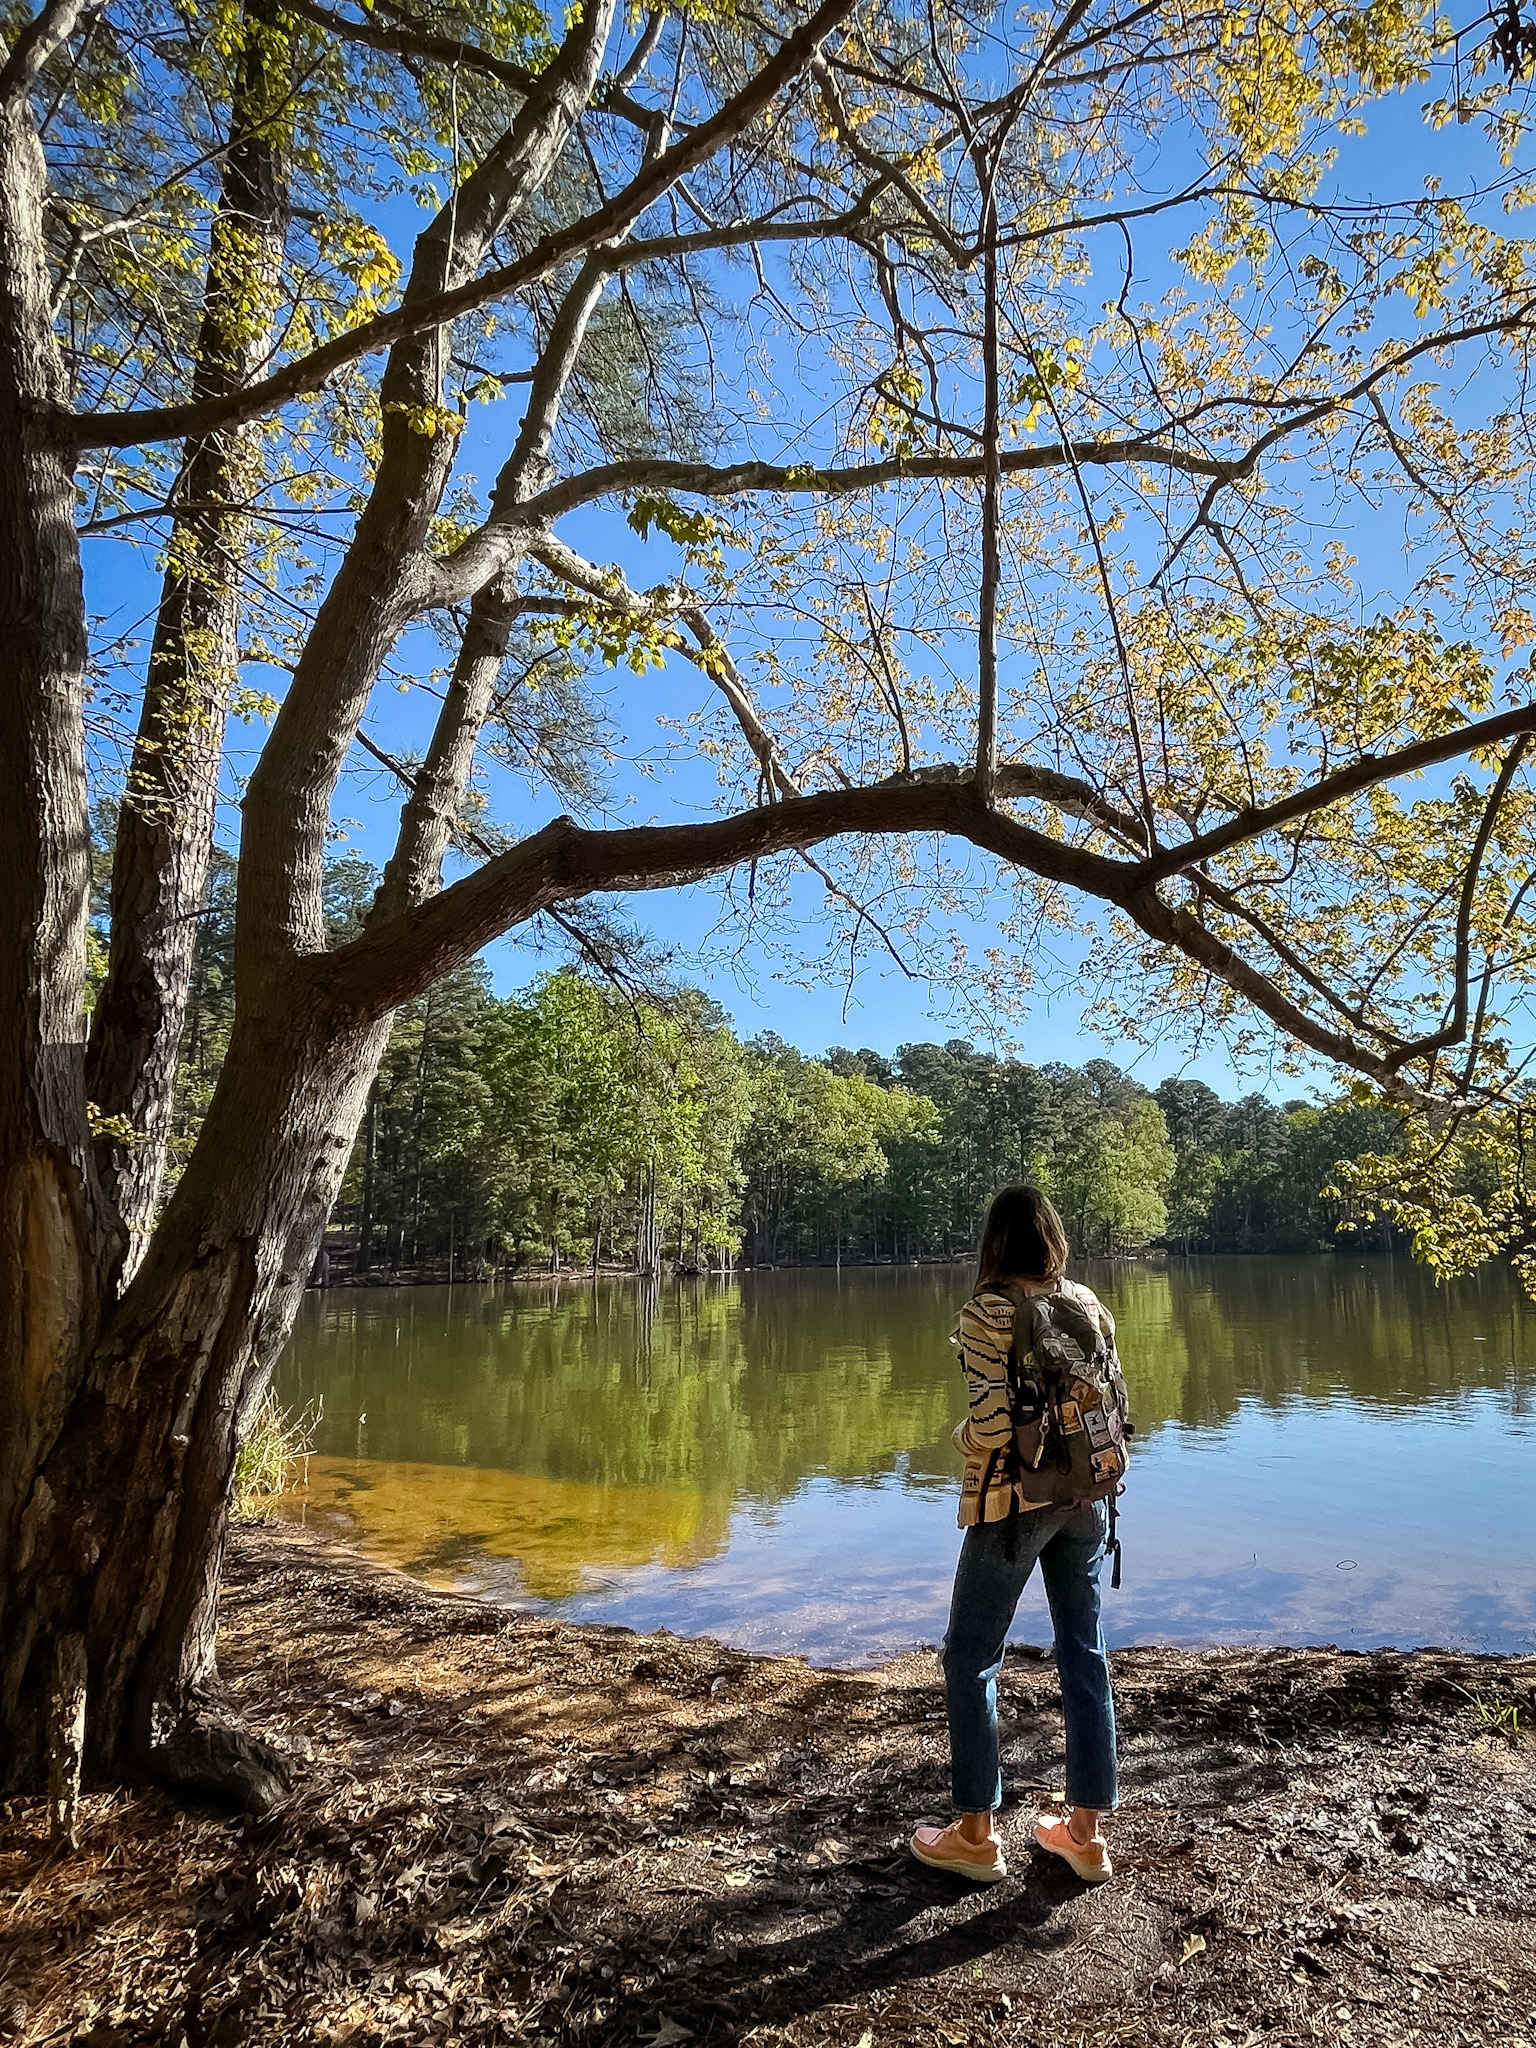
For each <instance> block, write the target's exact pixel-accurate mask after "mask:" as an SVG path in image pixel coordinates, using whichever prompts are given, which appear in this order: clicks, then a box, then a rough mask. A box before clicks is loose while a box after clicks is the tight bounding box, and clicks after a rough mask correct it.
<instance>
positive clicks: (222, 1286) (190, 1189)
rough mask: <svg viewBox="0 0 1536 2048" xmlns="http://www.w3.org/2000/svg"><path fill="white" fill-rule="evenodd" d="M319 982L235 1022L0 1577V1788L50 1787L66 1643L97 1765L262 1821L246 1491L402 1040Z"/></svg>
mask: <svg viewBox="0 0 1536 2048" xmlns="http://www.w3.org/2000/svg"><path fill="white" fill-rule="evenodd" d="M317 991H318V982H317V979H316V978H315V977H313V976H305V975H299V976H296V977H294V978H292V979H290V980H289V981H288V982H286V984H285V985H284V986H283V988H282V989H281V991H275V992H274V999H273V1001H272V1002H271V1003H270V1004H269V1005H268V1006H267V1007H266V1009H265V1011H264V1012H255V1011H253V1013H251V1014H248V1015H247V1016H246V1017H245V1018H244V1019H242V1020H240V1021H238V1022H237V1024H236V1029H235V1034H234V1038H233V1041H232V1043H231V1046H230V1052H229V1057H228V1059H227V1061H226V1063H225V1068H224V1077H223V1079H221V1081H220V1084H219V1087H218V1089H217V1091H216V1093H215V1096H214V1100H213V1103H212V1104H211V1105H210V1108H209V1112H208V1119H207V1125H206V1127H205V1135H206V1137H207V1139H208V1140H209V1141H210V1142H208V1143H205V1144H202V1145H200V1146H199V1148H198V1151H197V1154H196V1155H195V1156H194V1158H193V1160H192V1162H191V1164H190V1165H189V1168H188V1171H187V1174H186V1176H185V1177H184V1179H183V1181H182V1182H181V1184H180V1186H179V1187H178V1188H177V1191H176V1193H175V1195H174V1196H173V1198H172V1200H171V1202H170V1204H169V1206H168V1208H167V1210H166V1213H165V1216H164V1218H163V1219H162V1222H161V1224H160V1227H159V1228H158V1229H157V1231H156V1232H155V1235H154V1238H153V1240H152V1242H151V1245H150V1248H149V1251H148V1253H147V1255H146V1257H145V1260H144V1262H143V1265H142V1266H141V1268H140V1270H139V1273H138V1274H137V1276H136V1278H135V1279H134V1281H133V1283H132V1285H131V1286H130V1287H129V1289H128V1291H127V1293H126V1294H125V1295H124V1296H123V1299H122V1301H121V1304H120V1305H119V1307H118V1308H117V1309H116V1311H115V1312H114V1313H113V1314H112V1315H111V1316H110V1317H109V1318H108V1319H107V1322H106V1324H105V1326H104V1327H103V1329H102V1331H101V1333H100V1335H99V1337H98V1338H97V1340H96V1342H95V1343H94V1344H93V1345H92V1346H91V1347H90V1348H89V1351H88V1354H87V1355H86V1357H85V1359H84V1361H83V1371H82V1373H81V1375H80V1376H79V1380H78V1384H77V1388H76V1391H75V1394H74V1398H73V1399H72V1400H71V1402H70V1403H69V1405H68V1408H67V1409H66V1411H65V1412H64V1413H63V1414H62V1415H61V1416H60V1418H59V1422H58V1427H57V1429H56V1431H55V1432H54V1434H53V1437H52V1440H51V1442H50V1443H49V1444H48V1445H47V1446H46V1449H45V1450H44V1452H43V1455H41V1456H40V1457H39V1458H38V1459H37V1460H36V1462H35V1467H34V1470H33V1472H32V1475H31V1481H30V1484H29V1486H28V1487H27V1489H26V1495H25V1501H24V1504H23V1506H22V1509H21V1512H20V1513H19V1514H18V1515H16V1517H15V1520H14V1527H13V1530H12V1532H11V1535H12V1541H11V1545H10V1559H9V1569H8V1571H7V1572H6V1574H5V1575H4V1578H3V1580H0V1785H4V1786H5V1787H7V1788H12V1787H15V1786H19V1785H30V1784H36V1783H38V1782H40V1779H41V1776H42V1768H43V1762H44V1757H45V1753H46V1744H47V1725H48V1712H49V1702H50V1697H51V1693H52V1682H51V1680H52V1671H53V1658H54V1645H55V1644H56V1642H57V1641H58V1639H59V1638H60V1637H61V1636H64V1635H68V1634H73V1633H78V1634H80V1635H81V1636H83V1638H84V1643H85V1661H86V1671H87V1683H86V1723H85V1758H86V1766H87V1769H88V1770H90V1771H92V1772H95V1773H97V1774H103V1773H106V1774H111V1775H116V1776H121V1775H124V1774H133V1773H135V1772H145V1771H147V1772H149V1773H151V1774H152V1775H153V1776H155V1777H157V1778H159V1779H161V1780H162V1781H165V1782H169V1783H171V1784H174V1785H178V1786H181V1787H184V1788H186V1789H189V1790H192V1791H196V1792H201V1793H218V1794H220V1795H222V1796H224V1797H231V1796H232V1797H235V1798H238V1799H240V1800H242V1801H243V1802H244V1803H245V1804H247V1805H249V1806H251V1807H252V1808H253V1809H255V1810H258V1811H259V1810H264V1809H265V1808H266V1807H267V1806H269V1805H270V1804H271V1803H272V1801H273V1800H274V1799H276V1798H277V1797H279V1796H280V1795H281V1793H282V1791H283V1790H284V1789H285V1787H286V1782H287V1776H286V1771H285V1769H284V1766H283V1764H282V1760H281V1759H280V1758H279V1757H277V1756H276V1755H275V1754H274V1753H273V1752H271V1751H270V1750H267V1749H265V1748H264V1747H263V1746H262V1745H261V1744H259V1743H256V1742H253V1741H252V1740H251V1739H250V1738H249V1737H247V1736H245V1735H243V1734H242V1733H241V1732H240V1731H239V1730H238V1729H237V1728H234V1727H232V1726H229V1725H227V1724H225V1723H223V1722H221V1721H220V1720H219V1718H218V1716H217V1714H216V1713H215V1712H213V1711H212V1710H211V1708H210V1702H209V1681H210V1679H211V1677H212V1672H213V1640H214V1629H215V1624H216V1618H217V1617H216V1601H217V1589H218V1581H219V1571H220V1564H221V1560H222V1553H223V1543H224V1533H225V1522H226V1516H227V1511H228V1509H227V1503H228V1495H229V1485H230V1478H231V1474H232V1471H233V1467H234V1460H235V1451H236V1445H237V1442H238V1438H239V1435H240V1431H241V1428H242V1426H243V1424H244V1423H245V1421H246V1420H247V1419H248V1417H249V1414H250V1412H251V1410H252V1409H253V1407H254V1405H255V1404H256V1402H257V1401H258V1400H259V1399H260V1397H261V1393H262V1391H263V1389H264V1388H265V1386H266V1383H267V1379H268V1377H269V1375H270V1370H271V1366H272V1363H273V1361H274V1359H275V1356H276V1354H277V1351H278V1350H279V1349H280V1348H281V1344H282V1341H283V1339H284V1338H285V1336H286V1335H287V1332H288V1329H289V1326H290V1324H291V1322H292V1318H293V1314H294V1310H295V1308H296V1307H297V1304H298V1300H299V1297H300V1295H301V1293H302V1290H303V1287H304V1282H305V1279H306V1278H307V1276H308V1273H309V1270H310V1267H311V1265H312V1263H313V1260H314V1255H315V1251H316V1248H317V1246H318V1244H319V1240H320V1236H321V1233H322V1231H323V1229H324V1225H325V1218H326V1215H327V1213H328V1211H329V1209H330V1205H331V1202H332V1200H333V1199H334V1196H335V1193H336V1189H337V1186H338V1185H339V1182H340V1179H341V1175H342V1173H343V1171H344V1169H345V1165H346V1160H347V1156H348V1153H349V1151H350V1148H351V1144H352V1139H353V1137H354V1136H355V1134H356V1130H357V1126H358V1123H359V1122H360V1120H361V1116H362V1111H363V1107H364V1103H365V1101H366V1098H367V1093H368V1089H369V1086H370V1085H371V1083H372V1079H373V1075H374V1073H375V1071H376V1069H377V1065H378V1061H379V1059H380V1057H381V1056H382V1053H383V1048H384V1043H385V1039H386V1037H387V1032H388V1025H387V1022H377V1021H372V1020H367V1019H358V1018H348V1017H339V1016H338V1015H337V1014H336V1013H335V1011H334V1009H333V1008H332V1006H331V1005H329V1004H328V1003H327V1002H326V1001H325V1000H324V999H323V998H322V997H321V996H320V995H319V994H318V992H317Z"/></svg>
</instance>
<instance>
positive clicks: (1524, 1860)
mask: <svg viewBox="0 0 1536 2048" xmlns="http://www.w3.org/2000/svg"><path fill="white" fill-rule="evenodd" d="M219 1655H220V1666H221V1672H222V1677H223V1691H224V1695H225V1702H226V1704H227V1707H228V1709H229V1710H230V1711H231V1712H232V1713H235V1714H238V1715H239V1716H241V1717H242V1718H243V1719H244V1720H245V1721H246V1722H247V1723H248V1725H250V1726H252V1727H254V1728H256V1729H257V1730H258V1731H259V1732H261V1733H262V1734H264V1735H266V1736H267V1737H268V1739H269V1740H275V1741H277V1742H278V1743H279V1744H281V1745H282V1746H283V1747H285V1748H286V1749H287V1750H288V1751H289V1753H290V1754H291V1755H292V1756H293V1757H294V1759H295V1761H296V1762H297V1763H298V1765H299V1768H300V1769H301V1771H302V1773H303V1776H302V1778H301V1781H300V1783H299V1784H298V1785H297V1786H296V1788H295V1791H294V1793H293V1795H292V1796H291V1798H290V1799H289V1800H288V1801H287V1802H286V1803H285V1805H284V1806H283V1807H282V1808H280V1809H279V1810H277V1811H276V1812H274V1813H273V1814H272V1815H270V1816H268V1817H267V1818H266V1819H265V1820H262V1821H259V1822H257V1821H251V1820H246V1819H241V1818H238V1817H237V1818H234V1819H231V1818H230V1817H229V1816H227V1815H221V1814H216V1813H210V1812H206V1811H198V1810H194V1809H183V1808H178V1807H177V1806H175V1805H174V1804H173V1803H172V1802H171V1801H170V1800H169V1799H168V1798H167V1797H166V1796H165V1795H163V1794H161V1793H159V1792H156V1791H142V1792H133V1793H121V1792H110V1793H109V1792H99V1791H98V1792H92V1793H90V1794H88V1796H87V1797H86V1799H85V1801H84V1803H83V1811H82V1847H81V1851H80V1853H79V1855H77V1856H76V1857H74V1858H72V1859H68V1860H66V1861H63V1862H59V1863H50V1862H49V1859H48V1857H47V1853H46V1843H45V1841H44V1839H43V1828H42V1823H43V1815H44V1806H43V1802H42V1801H41V1800H40V1799H29V1800H12V1801H11V1802H10V1804H9V1806H7V1807H5V1808H4V1809H0V1924H3V1925H5V1926H6V1927H7V1931H8V1937H9V1939H8V1944H7V1947H6V1949H5V1950H4V1951H3V1952H0V2034H4V2033H5V2026H6V2016H7V2014H10V2015H11V2016H12V2024H11V2027H10V2033H9V2035H8V2036H7V2039H8V2042H14V2043H15V2044H16V2048H23V2044H26V2048H32V2044H37V2048H41V2044H43V2043H45V2042H53V2041H61V2040H63V2039H65V2038H69V2037H70V2036H71V2034H73V2037H74V2038H75V2039H78V2040H89V2041H90V2043H91V2044H92V2048H139V2044H141V2043H142V2044H145V2048H148V2044H149V2043H169V2044H171V2048H175V2044H176V2042H177V2041H178V2039H179V2038H180V2036H182V2035H184V2036H185V2038H186V2041H187V2043H188V2048H241V2044H243V2043H244V2042H245V2041H247V2040H251V2039H256V2038H260V2039H262V2040H263V2042H264V2043H265V2044H270V2048H285V2044H287V2043H290V2042H291V2043H295V2044H297V2043H304V2044H310V2043H314V2044H316V2048H319V2044H325V2048H339V2044H340V2043H343V2042H345V2043H348V2044H355V2048H386V2044H390V2043H400V2044H403V2043H406V2042H411V2043H414V2042H424V2041H429V2040H430V2041H442V2042H444V2043H448V2042H450V2041H451V2042H454V2043H463V2044H465V2048H499V2044H501V2043H503V2042H507V2041H515V2042H518V2043H524V2042H526V2043H528V2044H530V2048H556V2044H558V2048H628V2044H630V2043H638V2042H648V2043H653V2044H654V2043H657V2042H666V2043H676V2044H682V2043H684V2042H691V2043H696V2044H699V2048H716V2044H722V2048H723V2044H727V2043H736V2042H748V2041H750V2042H752V2043H753V2044H754V2048H780V2044H783V2048H812V2044H835V2048H860V2043H864V2044H865V2048H875V2044H879V2048H886V2044H905V2043H908V2042H911V2043H913V2044H914V2048H915V2044H917V2043H919V2042H921V2043H923V2044H924V2048H932V2044H935V2043H940V2042H943V2043H946V2044H954V2043H966V2044H970V2043H976V2044H990V2043H993V2042H997V2043H1008V2044H1014V2043H1017V2044H1018V2048H1038V2044H1043V2043H1045V2042H1047V2041H1049V2042H1051V2043H1053V2044H1054V2043H1058V2042H1061V2043H1070V2044H1076V2043H1080V2042H1081V2043H1087V2042H1089V2041H1092V2042H1094V2043H1096V2044H1100V2048H1104V2044H1109V2043H1114V2044H1116V2048H1183V2044H1185V2043H1196V2044H1209V2043H1211V2042H1213V2041H1221V2040H1229V2041H1231V2042H1232V2043H1233V2044H1234V2048H1242V2044H1244V2043H1247V2044H1248V2048H1259V2044H1264V2048H1268V2044H1270V2043H1274V2044H1284V2048H1289V2044H1299V2043H1302V2042H1319V2041H1328V2042H1349V2043H1351V2044H1354V2043H1359V2044H1376V2043H1380V2044H1382V2048H1392V2044H1396V2043H1402V2042H1407V2043H1409V2044H1415V2043H1424V2044H1430V2043H1433V2044H1435V2048H1451V2044H1456V2043H1458V2042H1461V2043H1474V2042H1475V2043H1476V2044H1477V2048H1532V2044H1533V2042H1536V1943H1533V1942H1532V1940H1531V1925H1532V1922H1533V1920H1536V1743H1533V1742H1532V1740H1531V1737H1530V1735H1529V1733H1528V1727H1529V1724H1530V1723H1531V1722H1532V1721H1536V1658H1530V1657H1499V1656H1494V1655H1482V1656H1480V1655H1474V1654H1472V1653H1467V1654H1461V1653H1452V1652H1436V1651H1414V1652H1391V1651H1360V1652H1343V1651H1337V1650H1322V1649H1307V1650H1263V1651H1254V1650H1232V1649H1220V1650H1207V1651H1189V1650H1177V1649H1150V1648H1149V1649H1133V1650H1126V1651H1117V1652H1114V1653H1113V1655H1112V1663H1113V1666H1114V1670H1115V1677H1116V1689H1117V1698H1118V1703H1119V1715H1120V1723H1121V1731H1122V1760H1123V1772H1124V1793H1125V1797H1124V1804H1123V1806H1122V1809H1121V1812H1120V1813H1119V1814H1118V1815H1117V1816H1116V1819H1115V1822H1114V1824H1113V1834H1112V1837H1111V1840H1112V1848H1113V1853H1114V1856H1115V1860H1116V1864H1117V1876H1116V1878H1115V1879H1114V1881H1113V1882H1112V1883H1111V1884H1110V1885H1108V1886H1107V1887H1104V1888H1103V1889H1101V1890H1098V1891H1092V1890H1089V1889H1087V1888H1085V1887H1083V1886H1081V1885H1080V1884H1078V1883H1077V1881H1076V1880H1075V1879H1073V1878H1072V1877H1071V1875H1070V1873H1068V1872H1066V1871H1065V1869H1064V1868H1063V1867H1062V1866H1060V1865H1059V1864H1056V1863H1055V1862H1054V1859H1047V1858H1042V1857H1039V1856H1038V1855H1037V1854H1033V1853H1031V1850H1030V1846H1029V1843H1030V1835H1029V1828H1030V1824H1031V1820H1032V1816H1033V1813H1034V1811H1035V1810H1036V1807H1037V1806H1038V1804H1039V1803H1040V1802H1042V1801H1048V1800H1049V1798H1050V1795H1051V1793H1052V1791H1053V1790H1059V1787H1060V1782H1061V1777H1060V1771H1061V1751H1060V1717H1059V1712H1058V1710H1057V1705H1056V1684H1055V1673H1054V1670H1053V1668H1052V1666H1051V1665H1050V1663H1049V1661H1048V1659H1047V1658H1046V1657H1045V1656H1044V1655H1043V1654H1042V1653H1041V1652H1039V1651H1029V1650H1024V1651H1020V1652H1012V1651H1011V1652H1010V1654H1009V1656H1008V1659H1007V1664H1006V1668H1005V1672H1004V1676H1003V1681H1002V1690H1003V1697H1004V1717H1005V1718H1004V1758H1005V1779H1006V1785H1007V1796H1006V1799H1005V1809H1004V1813H1003V1816H1002V1824H1003V1832H1004V1838H1005V1841H1006V1844H1007V1847H1008V1851H1009V1856H1010V1861H1011V1865H1012V1868H1011V1870H1010V1874H1009V1876H1008V1878H1007V1879H1006V1880H1005V1881H1004V1882H1003V1883H1002V1884H1001V1885H999V1886H996V1887H993V1888H991V1889H989V1890H987V1891H985V1892H980V1891H977V1890H975V1889H973V1888H971V1887H969V1886H966V1885H964V1884H963V1883H962V1882H961V1881H959V1880H957V1879H954V1878H949V1877H946V1876H944V1875H942V1874H940V1873H938V1872H934V1871H929V1870H925V1869H923V1867H922V1866H920V1865H918V1864H916V1863H914V1862H913V1861H912V1860H911V1858H910V1857H909V1856H908V1855H907V1854H906V1850H905V1840H906V1834H907V1831H908V1830H909V1829H910V1827H911V1826H912V1825H914V1824H915V1823H916V1822H917V1821H919V1820H922V1819H924V1818H929V1817H934V1816H938V1817H943V1816H944V1815H945V1814H946V1812H947V1808H948V1795H947V1767H946V1766H947V1741H946V1737H945V1729H944V1720H943V1702H942V1686H941V1683H940V1680H939V1678H938V1674H937V1671H936V1669H935V1661H934V1658H933V1655H932V1653H931V1652H913V1653H911V1654H908V1655H906V1656H903V1657H898V1658H896V1659H894V1660H892V1661H891V1662H889V1663H887V1664H885V1665H883V1666H880V1667H878V1668H875V1669H862V1670H853V1671H830V1670H824V1669H816V1668H813V1667H811V1666H809V1665H807V1664H805V1663H804V1662H803V1661H801V1660H799V1659H795V1658H791V1657H785V1656H779V1655H757V1654H748V1653H744V1652H740V1651H735V1650H731V1649H729V1648H727V1647H726V1646H725V1645H723V1644H720V1643H716V1642H711V1641H709V1640H707V1639H697V1640H691V1639H685V1638H681V1637H677V1636H672V1635H668V1634H666V1633H656V1634H651V1635H637V1634H633V1633H631V1632H629V1631H628V1630H625V1629H622V1628H617V1627H609V1626H603V1625H600V1624H577V1623H561V1622H557V1621H554V1620H552V1619H551V1618H549V1617H547V1616H543V1615H532V1614H526V1613H519V1612H517V1611H515V1610H509V1609H505V1608H500V1607H496V1606H493V1605H491V1604H489V1603H486V1602H484V1601H481V1600H478V1599H476V1598H474V1597H473V1596H469V1595H464V1594H459V1593H449V1592H441V1591H438V1590H436V1589H434V1588H431V1587H429V1586H426V1585H424V1584H422V1583H421V1582H420V1581H418V1580H415V1579H412V1578H410V1577H408V1576H407V1575H406V1574H405V1573H403V1572H400V1571H398V1570H397V1569H395V1568H394V1567H391V1566H387V1565H380V1564H375V1563H373V1562H371V1561H369V1560H367V1559H366V1558H363V1557H361V1556H360V1555H358V1554H357V1553H356V1552H354V1551H351V1550H349V1549H348V1548H347V1547H346V1546H345V1545H343V1544H340V1543H337V1542H334V1541H330V1540H327V1539H322V1538H318V1537H316V1536H315V1535H314V1534H312V1533H311V1532H305V1531H300V1530H297V1529H295V1528H292V1527H291V1526H283V1525H278V1526H270V1525H266V1526H257V1527H253V1528H244V1529H241V1530H238V1531H236V1532H234V1533H233V1535H232V1537H231V1543H230V1556H229V1569H228V1576H227V1582H226V1593H225V1600H224V1610H223V1617H222V1626H221V1633H220V1644H219ZM1479 1703H1481V1704H1479ZM1516 1719H1518V1726H1515V1725H1514V1723H1515V1721H1516ZM23 2008H24V2010H23ZM18 2011H20V2012H21V2015H22V2016H21V2018H20V2021H19V2023H18V2022H17V2021H16V2020H15V2018H14V2015H15V2014H16V2013H17V2012H18Z"/></svg>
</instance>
